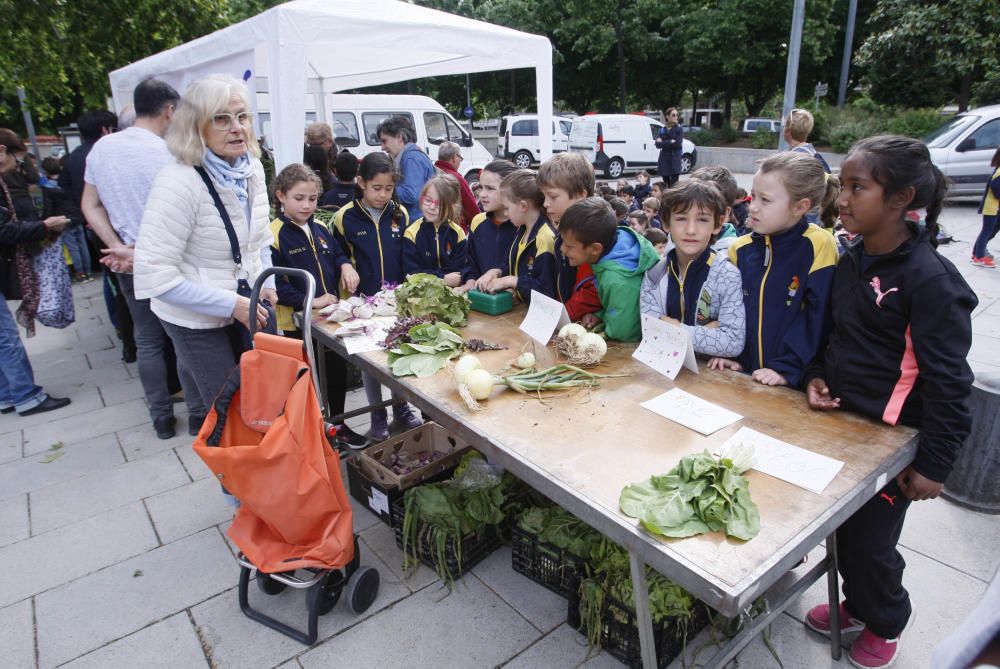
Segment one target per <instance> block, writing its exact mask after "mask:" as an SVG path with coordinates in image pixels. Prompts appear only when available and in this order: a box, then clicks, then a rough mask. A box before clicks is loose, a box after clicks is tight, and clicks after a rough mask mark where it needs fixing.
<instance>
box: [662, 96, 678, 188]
mask: <svg viewBox="0 0 1000 669" xmlns="http://www.w3.org/2000/svg"><path fill="white" fill-rule="evenodd" d="M666 116H667V127H665V128H660V135H659V136H658V137H657V138H656V148H658V149H659V150H660V158H659V160H658V161H657V162H656V171H657V172H659V173H660V176H661V177H663V183H664V184H666V186H667V188H670V187H671V186H673V185H674V184H675V183H677V180H678V179H680V178H681V153H682V151H683V149H684V130H682V129H681V126H680V124H679V123H678V122H677V107H670V108H669V109H667V112H666Z"/></svg>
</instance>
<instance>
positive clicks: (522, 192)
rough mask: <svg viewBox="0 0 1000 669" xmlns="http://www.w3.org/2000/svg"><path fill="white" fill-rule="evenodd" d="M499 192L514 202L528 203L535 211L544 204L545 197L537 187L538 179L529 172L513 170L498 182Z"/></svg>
mask: <svg viewBox="0 0 1000 669" xmlns="http://www.w3.org/2000/svg"><path fill="white" fill-rule="evenodd" d="M500 192H501V193H502V194H503V195H504V196H506V197H507V198H508V199H510V200H513V201H515V202H520V201H521V200H524V201H525V202H530V203H532V204H533V205H534V206H535V207H536V208H537V209H541V208H542V205H543V204H544V203H545V196H544V195H542V190H541V188H539V187H538V179H536V178H535V173H534V172H532V171H531V170H514V171H513V172H511V173H510V174H508V175H507V176H505V177H504V178H503V181H501V182H500Z"/></svg>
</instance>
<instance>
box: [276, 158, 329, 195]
mask: <svg viewBox="0 0 1000 669" xmlns="http://www.w3.org/2000/svg"><path fill="white" fill-rule="evenodd" d="M303 182H307V183H314V184H316V189H317V190H322V189H323V182H322V181H321V180H320V178H319V176H318V175H317V174H316V172H314V171H313V170H312V169H310V168H309V167H307V166H305V165H303V164H301V163H292V164H290V165H286V166H285V168H284V169H283V170H281V171H280V172H278V175H277V176H276V177H274V184H273V188H274V192H276V193H277V192H278V191H281V192H282V193H288V191H290V190H291V189H292V188H294V187H295V185H296V184H300V183H303ZM319 195H322V193H319Z"/></svg>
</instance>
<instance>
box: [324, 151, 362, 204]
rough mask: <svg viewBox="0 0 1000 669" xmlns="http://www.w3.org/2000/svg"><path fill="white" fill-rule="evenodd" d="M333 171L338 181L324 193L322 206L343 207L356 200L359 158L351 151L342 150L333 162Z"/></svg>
mask: <svg viewBox="0 0 1000 669" xmlns="http://www.w3.org/2000/svg"><path fill="white" fill-rule="evenodd" d="M333 172H334V174H336V175H337V182H336V183H335V184H333V185H332V186H331V187H330V189H329V190H327V191H326V192H325V193H322V194H321V196H320V200H319V205H318V206H320V207H337V208H338V209H339V208H340V207H343V206H344V205H345V204H350V203H351V202H353V201H354V196H355V191H354V188H355V186H354V181H355V179H356V178H357V176H358V159H357V157H356V156H355V155H354V154H353V153H351V152H350V151H341V152H340V153H338V154H337V158H336V160H334V163H333Z"/></svg>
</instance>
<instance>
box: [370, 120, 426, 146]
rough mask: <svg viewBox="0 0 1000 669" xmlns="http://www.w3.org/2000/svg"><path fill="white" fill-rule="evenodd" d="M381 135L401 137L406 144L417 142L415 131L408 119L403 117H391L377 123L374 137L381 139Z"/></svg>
mask: <svg viewBox="0 0 1000 669" xmlns="http://www.w3.org/2000/svg"><path fill="white" fill-rule="evenodd" d="M382 135H389V136H390V137H402V138H403V141H404V142H406V143H407V144H409V143H411V142H415V141H417V131H416V130H415V129H414V127H413V124H412V123H410V119H408V118H406V117H405V116H393V117H392V118H387V119H385V120H384V121H382V122H381V123H379V124H378V128H377V129H376V130H375V136H376V137H382Z"/></svg>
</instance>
